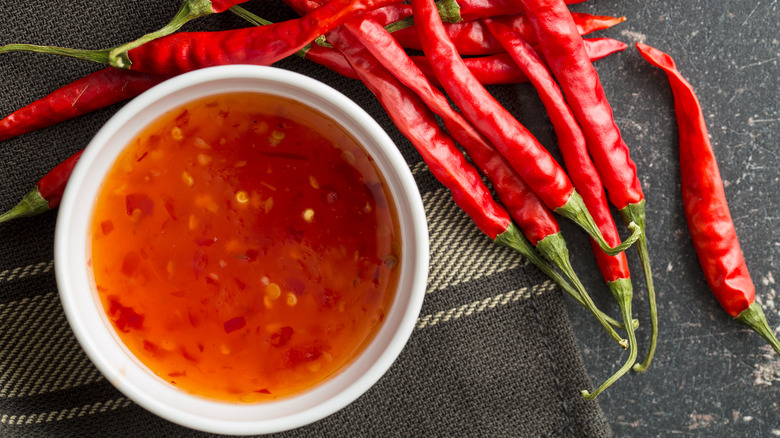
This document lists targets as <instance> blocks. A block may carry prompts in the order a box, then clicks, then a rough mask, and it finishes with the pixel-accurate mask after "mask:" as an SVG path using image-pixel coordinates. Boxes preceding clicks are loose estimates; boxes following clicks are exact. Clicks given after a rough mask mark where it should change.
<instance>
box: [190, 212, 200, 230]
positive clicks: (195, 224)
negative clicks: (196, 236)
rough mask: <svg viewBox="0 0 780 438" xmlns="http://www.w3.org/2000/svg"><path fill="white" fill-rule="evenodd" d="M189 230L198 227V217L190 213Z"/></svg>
mask: <svg viewBox="0 0 780 438" xmlns="http://www.w3.org/2000/svg"><path fill="white" fill-rule="evenodd" d="M189 225H190V230H194V229H195V228H197V227H198V218H197V217H195V215H194V214H191V215H190V224H189Z"/></svg>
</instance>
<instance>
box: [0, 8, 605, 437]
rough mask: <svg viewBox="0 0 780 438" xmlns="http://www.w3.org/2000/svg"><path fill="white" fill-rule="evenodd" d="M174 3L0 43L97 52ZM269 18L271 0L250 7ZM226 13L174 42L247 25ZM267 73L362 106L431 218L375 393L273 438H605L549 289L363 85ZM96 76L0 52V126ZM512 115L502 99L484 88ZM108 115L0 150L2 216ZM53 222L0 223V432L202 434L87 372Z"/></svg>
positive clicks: (36, 27) (46, 19) (20, 32)
mask: <svg viewBox="0 0 780 438" xmlns="http://www.w3.org/2000/svg"><path fill="white" fill-rule="evenodd" d="M177 6H178V1H173V0H170V1H163V0H125V1H122V2H108V1H93V0H69V1H63V0H53V1H52V0H49V1H43V0H30V1H25V2H13V3H12V4H6V5H5V6H4V7H3V11H2V14H0V28H1V29H3V32H2V34H0V44H6V43H11V42H26V43H35V44H55V45H62V46H67V47H78V48H103V47H109V46H112V45H115V44H118V43H120V42H124V41H129V40H131V39H133V38H134V37H137V36H139V35H141V34H143V33H145V32H148V31H151V30H154V29H156V28H158V27H160V26H161V25H162V24H164V23H165V22H167V20H168V19H169V18H170V17H171V16H173V14H174V12H175V10H176V8H177ZM246 6H247V7H248V8H249V9H251V10H253V11H255V12H258V13H260V14H262V15H263V16H264V17H265V18H268V19H271V20H280V19H284V18H289V17H291V16H292V15H291V11H290V10H289V9H287V8H286V7H285V6H283V5H282V3H281V2H279V1H278V0H263V1H255V2H249V3H247V5H246ZM243 26H244V23H243V22H241V21H240V20H239V19H237V18H236V17H234V16H232V15H231V14H230V13H225V14H222V15H220V16H212V17H207V18H203V19H200V20H198V22H196V23H191V24H189V25H187V26H186V28H185V30H216V29H228V28H234V27H243ZM277 67H279V68H284V69H289V70H295V71H298V72H301V73H303V74H306V75H309V76H311V77H314V78H317V79H319V80H321V81H323V82H324V83H326V84H328V85H330V86H333V87H335V88H337V89H338V90H340V91H341V92H343V93H344V94H346V95H347V96H349V97H350V98H351V99H353V100H354V101H356V102H357V103H359V104H360V105H361V106H362V107H363V108H365V109H366V110H367V111H368V112H369V113H370V114H371V115H372V116H373V117H374V118H376V120H378V121H379V123H380V124H381V125H382V126H383V127H384V128H385V129H386V130H387V132H388V133H389V134H390V135H391V137H393V139H394V140H395V141H396V143H397V144H398V147H399V148H400V149H401V151H402V152H403V154H404V156H405V158H406V160H407V162H408V163H409V166H410V168H411V169H412V171H413V173H414V175H415V178H416V180H417V182H418V185H419V188H420V191H421V193H422V197H423V200H424V203H425V208H426V212H427V217H428V224H429V231H430V238H431V269H430V278H429V282H428V294H427V296H426V299H425V304H424V307H423V309H422V313H421V315H420V318H419V320H418V323H417V328H416V330H415V331H414V333H413V335H412V337H411V340H410V341H409V344H408V345H407V347H406V348H405V350H404V351H403V353H402V354H401V356H400V357H399V359H398V360H397V362H396V363H395V364H394V365H393V367H392V368H391V369H390V371H389V372H388V374H387V375H385V376H384V377H383V378H382V379H381V380H380V381H379V383H378V384H377V385H376V386H375V387H374V388H373V389H371V390H370V391H369V392H367V393H366V394H365V395H363V396H362V397H360V398H359V399H358V400H357V401H355V402H354V403H352V404H351V405H350V406H348V407H346V408H345V409H343V410H341V411H339V412H337V413H336V414H334V415H332V416H330V417H328V418H326V419H324V420H321V421H319V422H316V423H313V424H311V425H309V426H307V427H304V428H302V429H299V430H295V431H290V432H288V433H285V434H282V435H283V436H339V437H341V436H489V437H501V436H507V437H509V436H511V437H606V436H611V431H610V428H609V426H608V424H607V422H606V420H605V418H604V416H603V413H602V411H601V410H600V408H599V406H598V404H597V403H596V402H588V401H585V400H583V399H582V397H581V396H580V390H581V389H584V388H590V387H591V385H590V382H589V380H588V377H587V374H586V372H585V369H584V367H583V363H582V359H581V357H580V354H579V351H578V349H577V345H576V343H575V339H574V337H573V334H572V329H571V326H570V323H569V319H568V316H567V314H566V311H565V306H564V302H563V297H562V293H561V291H560V289H558V288H556V287H554V286H553V285H552V284H551V283H550V282H549V281H548V280H547V279H546V278H545V277H544V276H542V275H541V274H540V273H539V272H538V271H537V270H536V268H534V267H533V266H531V265H529V264H528V263H526V262H525V261H524V260H522V259H521V258H520V257H519V256H517V255H516V254H515V253H513V252H512V251H509V250H506V249H504V248H500V247H498V246H497V245H495V244H493V243H492V242H491V241H490V240H489V239H488V238H487V237H485V236H483V235H481V234H480V233H479V232H478V230H477V229H476V227H475V226H474V225H473V224H472V223H471V222H470V220H469V219H468V218H467V217H466V216H465V215H464V214H463V213H462V212H461V211H460V210H458V208H457V207H456V206H455V204H454V203H453V202H452V200H451V198H450V195H449V193H448V192H447V191H446V190H445V189H444V188H443V187H442V186H441V185H440V184H439V183H438V182H437V181H436V180H435V179H434V178H433V177H432V176H431V175H430V172H428V170H427V168H426V167H425V165H424V164H423V163H422V161H421V158H420V156H419V155H418V154H417V152H416V151H415V150H414V149H413V147H412V146H411V145H410V144H409V142H408V141H407V140H406V139H404V138H403V137H402V136H401V135H400V134H399V132H398V131H397V129H396V128H395V127H394V126H393V125H392V123H391V122H390V120H389V118H388V117H387V116H386V115H385V114H384V112H383V110H382V109H381V107H380V106H379V104H378V102H377V101H376V99H375V98H374V97H373V96H372V95H371V94H370V93H369V92H368V91H367V90H366V88H365V87H364V86H363V85H362V84H361V83H359V82H357V81H354V80H350V79H345V78H343V77H340V76H338V75H336V74H334V73H332V72H330V71H328V70H326V69H324V68H322V67H319V66H317V65H313V64H311V63H309V62H308V61H304V60H302V59H298V58H290V59H286V60H283V61H281V62H279V63H278V64H277ZM99 68H100V66H97V65H93V64H89V63H86V62H82V61H76V60H72V59H63V58H56V57H52V56H46V55H40V54H29V53H14V54H4V55H0V96H2V98H0V115H1V116H4V115H6V114H8V113H10V112H11V111H13V110H15V109H17V108H20V107H22V106H23V105H25V104H27V103H29V102H31V101H33V100H34V99H37V98H39V97H42V96H44V95H45V94H47V93H48V92H50V91H52V90H54V89H55V88H57V87H59V86H61V85H64V84H66V83H68V82H70V81H73V80H75V79H77V78H79V77H82V76H84V75H86V74H88V73H90V72H92V71H95V70H97V69H99ZM491 91H493V92H494V93H495V94H496V96H497V97H498V98H499V99H501V100H503V101H508V102H511V100H512V99H513V97H515V96H514V94H513V88H512V87H511V86H506V87H494V88H492V89H491ZM117 109H118V105H117V106H115V107H111V108H107V109H105V110H101V111H98V112H96V113H93V114H90V115H87V116H84V117H80V118H78V119H75V120H72V121H68V122H66V123H63V124H60V125H57V126H54V127H52V128H48V129H43V130H40V131H37V132H34V133H30V134H27V135H24V136H22V137H19V138H15V139H12V140H8V141H4V142H2V147H0V163H2V165H0V181H2V182H3V183H2V185H0V209H2V210H5V209H7V208H10V207H12V206H13V205H14V204H15V203H16V202H17V201H18V200H19V198H20V197H21V196H22V195H23V194H24V193H26V192H27V191H28V190H29V189H31V188H32V187H33V185H34V184H35V183H36V181H37V180H38V179H39V178H40V177H41V176H43V175H44V174H45V173H46V172H47V171H48V170H49V169H51V168H52V167H53V166H55V165H56V164H57V163H59V162H60V161H62V160H63V159H65V158H66V157H68V156H69V155H71V154H72V153H74V152H76V151H77V150H79V149H81V148H83V147H84V146H85V145H86V144H87V142H88V141H89V139H90V138H91V137H92V136H93V135H94V134H95V133H96V132H97V130H98V129H99V128H100V126H101V125H102V124H103V123H104V122H105V121H106V120H107V119H108V118H109V117H110V116H111V115H112V114H113V113H114V112H115V111H116V110H117ZM55 221H56V213H55V212H50V213H47V214H45V215H42V216H39V217H34V218H26V219H21V220H17V221H13V222H10V223H6V224H0V241H2V242H3V247H2V248H3V250H2V251H0V435H2V436H8V437H34V436H44V437H55V436H63V437H76V436H78V437H89V436H143V437H147V436H171V437H174V436H175V437H178V436H206V434H202V433H199V432H195V431H192V430H189V429H186V428H184V427H181V426H178V425H175V424H173V423H169V422H167V421H165V420H163V419H161V418H158V417H157V416H155V415H153V414H151V413H149V412H147V411H145V410H144V409H142V408H141V407H139V406H137V405H136V404H134V403H133V402H132V401H131V400H129V399H128V398H126V397H125V396H124V395H123V394H122V393H120V392H119V391H118V390H116V389H115V388H114V387H113V386H112V385H111V384H110V383H109V382H108V381H107V380H106V379H105V378H103V376H102V375H101V374H100V373H99V372H98V371H97V369H96V368H95V367H94V366H93V365H92V363H91V362H90V361H89V359H88V358H87V357H86V355H85V354H84V353H83V351H82V350H81V347H80V346H79V344H78V343H77V341H76V339H75V337H74V336H73V334H72V333H71V331H70V328H69V326H68V323H67V321H66V319H65V316H64V314H63V311H62V308H61V306H60V302H59V299H58V296H57V286H56V284H55V280H54V266H53V265H54V262H53V251H52V247H53V244H52V243H53V237H54V224H55Z"/></svg>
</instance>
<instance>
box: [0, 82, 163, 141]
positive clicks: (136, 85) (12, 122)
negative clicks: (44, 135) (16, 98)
mask: <svg viewBox="0 0 780 438" xmlns="http://www.w3.org/2000/svg"><path fill="white" fill-rule="evenodd" d="M167 78H168V77H167V76H158V75H150V74H145V73H138V72H134V71H127V70H122V69H118V68H113V67H109V68H104V69H102V70H98V71H96V72H94V73H92V74H89V75H87V76H85V77H83V78H81V79H78V80H76V81H74V82H71V83H70V84H67V85H65V86H63V87H60V88H58V89H56V90H54V91H53V92H51V93H49V94H48V95H46V96H45V97H42V98H40V99H38V100H36V101H35V102H32V103H30V104H28V105H25V106H24V107H22V108H20V109H18V110H16V111H14V112H13V113H11V114H9V115H7V116H6V117H5V118H3V119H2V120H0V141H2V140H7V139H9V138H12V137H16V136H19V135H22V134H26V133H28V132H31V131H34V130H36V129H41V128H45V127H47V126H51V125H54V124H56V123H60V122H63V121H65V120H70V119H72V118H74V117H77V116H80V115H83V114H87V113H89V112H92V111H95V110H98V109H100V108H105V107H107V106H109V105H113V104H115V103H117V102H121V101H123V100H126V99H130V98H132V97H135V96H137V95H139V94H141V93H143V92H144V91H146V90H148V89H149V88H151V87H153V86H155V85H157V84H159V83H160V82H162V81H164V80H165V79H167Z"/></svg>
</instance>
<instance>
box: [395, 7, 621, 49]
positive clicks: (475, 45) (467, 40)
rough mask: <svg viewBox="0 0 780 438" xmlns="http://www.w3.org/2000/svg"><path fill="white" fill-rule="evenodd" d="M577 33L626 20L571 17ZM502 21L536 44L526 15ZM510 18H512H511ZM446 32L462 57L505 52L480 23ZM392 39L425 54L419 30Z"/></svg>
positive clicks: (399, 33) (446, 25)
mask: <svg viewBox="0 0 780 438" xmlns="http://www.w3.org/2000/svg"><path fill="white" fill-rule="evenodd" d="M571 15H572V18H574V22H575V23H576V24H577V30H578V32H579V33H580V34H581V35H587V34H589V33H591V32H595V31H598V30H602V29H607V28H609V27H612V26H614V25H616V24H618V23H622V22H623V21H625V17H609V16H600V15H591V14H584V13H577V12H572V13H571ZM506 17H507V18H503V17H502V20H507V21H511V26H512V27H513V28H514V30H515V32H516V33H517V34H519V36H520V38H523V39H524V40H526V41H528V42H529V43H531V44H536V35H535V34H534V32H533V29H531V27H530V25H529V23H528V18H527V17H526V16H525V14H516V15H511V16H506ZM508 17H511V18H508ZM444 28H445V29H446V31H447V35H448V36H449V37H450V40H452V42H453V43H454V44H455V47H457V48H458V52H459V53H460V54H461V55H492V54H495V53H502V52H504V51H505V49H504V48H503V46H502V45H501V43H499V42H498V41H497V40H496V38H495V37H494V36H493V35H492V34H491V33H490V31H489V30H488V29H487V28H486V27H485V24H484V23H483V22H482V21H480V20H473V21H464V22H461V23H444ZM393 37H394V38H395V39H396V40H397V41H398V42H399V43H400V44H401V45H402V46H404V47H406V48H407V49H415V50H422V46H421V44H420V36H419V32H418V30H417V27H416V26H410V27H406V28H403V29H399V30H396V31H393Z"/></svg>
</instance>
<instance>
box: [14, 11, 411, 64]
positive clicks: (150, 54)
mask: <svg viewBox="0 0 780 438" xmlns="http://www.w3.org/2000/svg"><path fill="white" fill-rule="evenodd" d="M396 1H397V0H331V1H329V2H328V3H326V4H324V5H323V6H322V7H319V8H317V9H316V10H314V11H312V12H310V13H308V14H306V15H304V16H303V17H300V18H297V19H293V20H287V21H283V22H280V23H274V24H270V25H268V26H259V27H250V28H244V29H233V30H225V31H216V32H178V33H174V34H171V35H168V36H165V37H162V38H159V39H155V40H153V41H149V42H148V43H145V44H143V45H141V46H140V47H136V48H134V49H132V50H130V51H128V52H127V53H126V54H125V55H124V56H123V58H125V64H124V68H127V69H129V70H135V71H142V72H146V73H152V74H161V75H175V74H179V73H184V72H188V71H191V70H195V69H199V68H204V67H210V66H215V65H223V64H256V65H270V64H273V63H274V62H276V61H278V60H280V59H282V58H285V57H287V56H290V55H292V54H294V53H295V52H297V51H298V50H300V49H302V48H303V47H305V46H306V45H307V44H309V43H310V42H311V41H313V40H314V39H315V38H317V37H319V36H320V35H322V34H324V33H326V32H327V31H329V30H330V29H332V28H334V27H336V26H339V25H340V24H342V23H344V22H345V21H347V20H348V19H350V18H352V17H354V16H355V15H357V14H359V13H363V12H366V11H370V10H374V9H377V8H380V7H382V6H385V5H389V4H393V3H395V2H396ZM110 50H111V49H101V50H79V49H68V48H62V47H51V46H35V45H29V44H8V45H5V46H1V47H0V53H5V52H12V51H31V52H40V53H49V54H55V55H62V56H69V57H73V58H77V59H82V60H86V61H93V62H100V63H104V64H105V63H107V62H108V53H109V52H110Z"/></svg>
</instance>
